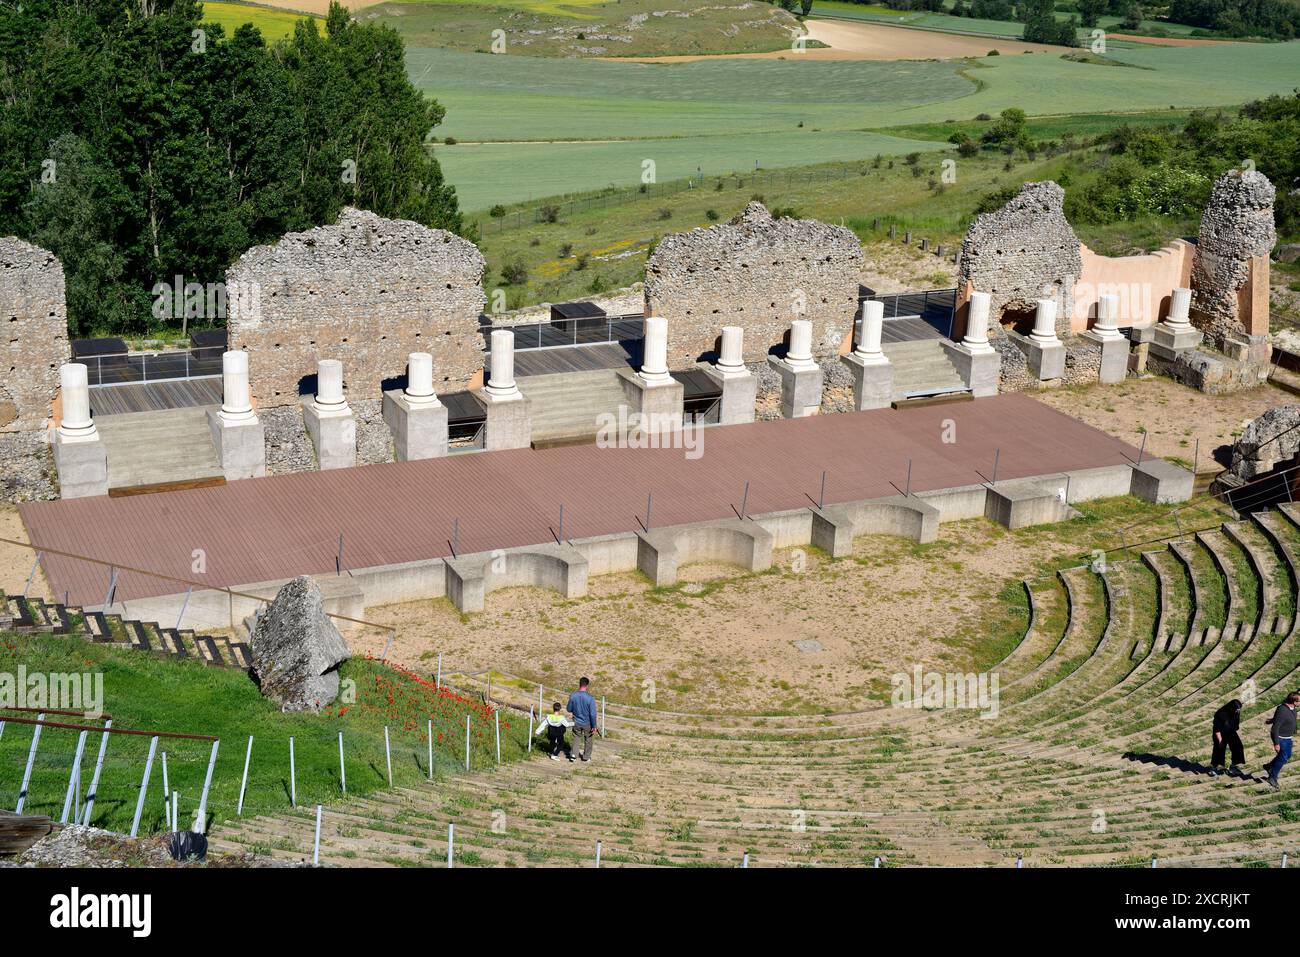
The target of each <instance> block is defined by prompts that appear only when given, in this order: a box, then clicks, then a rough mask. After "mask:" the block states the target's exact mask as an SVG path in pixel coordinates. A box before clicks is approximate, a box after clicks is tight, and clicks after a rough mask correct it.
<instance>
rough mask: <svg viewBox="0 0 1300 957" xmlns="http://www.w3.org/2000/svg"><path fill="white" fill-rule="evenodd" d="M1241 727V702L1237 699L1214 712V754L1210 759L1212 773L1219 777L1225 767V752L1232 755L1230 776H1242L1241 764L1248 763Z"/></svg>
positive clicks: (1229, 769)
mask: <svg viewBox="0 0 1300 957" xmlns="http://www.w3.org/2000/svg"><path fill="white" fill-rule="evenodd" d="M1240 726H1241V702H1240V701H1238V700H1237V699H1236V698H1234V699H1233V700H1231V701H1229V702H1228V703H1227V704H1225V705H1224V706H1223V707H1222V708H1220V709H1219V710H1218V711H1216V712H1214V752H1213V755H1212V756H1211V758H1210V773H1211V774H1213V775H1218V773H1219V771H1220V769H1221V768H1222V767H1223V757H1224V754H1225V752H1228V751H1230V752H1231V753H1232V766H1231V767H1229V768H1228V773H1229V774H1235V775H1240V774H1241V769H1240V768H1239V767H1238V765H1240V764H1245V763H1246V753H1245V751H1244V750H1243V749H1242V746H1241V735H1240V734H1238V733H1237V729H1238V728H1239V727H1240Z"/></svg>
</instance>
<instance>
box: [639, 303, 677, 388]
mask: <svg viewBox="0 0 1300 957" xmlns="http://www.w3.org/2000/svg"><path fill="white" fill-rule="evenodd" d="M641 347H642V356H641V372H640V376H641V379H642V380H643V381H644V382H646V383H647V384H649V385H662V384H665V383H668V382H672V381H674V380H673V377H672V376H670V375H669V374H668V320H667V319H664V318H663V317H662V316H646V317H645V338H644V339H643V340H642V343H641Z"/></svg>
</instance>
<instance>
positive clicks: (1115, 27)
mask: <svg viewBox="0 0 1300 957" xmlns="http://www.w3.org/2000/svg"><path fill="white" fill-rule="evenodd" d="M948 7H949V8H951V7H952V4H948ZM819 15H821V16H828V17H836V18H839V19H845V20H865V21H867V22H869V23H893V24H906V25H907V26H911V27H919V28H922V29H926V30H942V31H948V32H952V33H982V34H987V35H988V36H996V37H1011V38H1019V37H1020V36H1022V35H1023V34H1024V32H1025V25H1024V24H1023V23H1020V22H1019V21H1012V20H979V19H976V18H974V17H954V16H950V15H949V14H946V13H927V12H908V11H903V10H891V9H889V8H888V7H877V6H872V5H866V4H857V3H846V2H844V0H817V2H816V3H814V4H813V9H812V16H814V17H815V16H819ZM1070 16H1071V14H1069V13H1065V12H1063V11H1060V10H1058V11H1057V12H1056V19H1058V20H1067V19H1069V17H1070ZM1123 19H1124V18H1123V17H1116V16H1103V17H1100V18H1099V19H1098V26H1099V27H1101V28H1102V29H1104V30H1107V31H1112V32H1127V33H1133V34H1135V35H1141V34H1152V35H1155V36H1160V35H1166V36H1171V37H1184V36H1191V34H1192V31H1193V30H1195V29H1196V28H1195V27H1191V26H1188V25H1187V24H1185V23H1168V22H1166V21H1163V20H1143V21H1142V25H1141V26H1140V27H1139V28H1138V29H1137V30H1133V31H1121V30H1120V27H1119V25H1120V23H1122V22H1123ZM1089 33H1091V28H1080V30H1079V35H1080V36H1081V37H1083V36H1087V35H1088V34H1089Z"/></svg>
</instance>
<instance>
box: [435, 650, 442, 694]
mask: <svg viewBox="0 0 1300 957" xmlns="http://www.w3.org/2000/svg"><path fill="white" fill-rule="evenodd" d="M433 686H434V687H435V688H441V687H442V652H441V651H440V652H438V674H437V676H436V677H435V678H434V679H433Z"/></svg>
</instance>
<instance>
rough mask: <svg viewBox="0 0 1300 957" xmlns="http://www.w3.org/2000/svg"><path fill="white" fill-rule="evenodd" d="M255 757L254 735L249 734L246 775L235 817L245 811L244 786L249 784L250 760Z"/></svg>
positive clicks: (241, 784) (241, 786)
mask: <svg viewBox="0 0 1300 957" xmlns="http://www.w3.org/2000/svg"><path fill="white" fill-rule="evenodd" d="M252 759H253V736H252V735H251V734H250V735H249V736H248V750H247V751H246V752H245V753H244V776H243V778H242V779H241V780H240V782H239V806H238V807H236V808H235V817H239V816H240V815H242V814H243V813H244V788H246V787H247V786H248V762H249V761H251V760H252Z"/></svg>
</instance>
